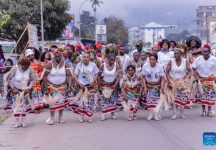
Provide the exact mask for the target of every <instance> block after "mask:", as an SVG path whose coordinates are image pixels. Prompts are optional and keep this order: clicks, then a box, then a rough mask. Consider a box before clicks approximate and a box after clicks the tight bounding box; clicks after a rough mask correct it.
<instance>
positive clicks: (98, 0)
mask: <svg viewBox="0 0 216 150" xmlns="http://www.w3.org/2000/svg"><path fill="white" fill-rule="evenodd" d="M90 2H91V3H92V8H93V10H94V11H96V8H97V6H98V7H100V4H102V3H103V1H101V0H90Z"/></svg>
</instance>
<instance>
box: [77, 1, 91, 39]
mask: <svg viewBox="0 0 216 150" xmlns="http://www.w3.org/2000/svg"><path fill="white" fill-rule="evenodd" d="M87 1H89V0H84V1H83V2H82V3H81V5H80V7H79V40H81V19H80V18H81V8H82V6H83V5H84V4H85V3H86V2H87Z"/></svg>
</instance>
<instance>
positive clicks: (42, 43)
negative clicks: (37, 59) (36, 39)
mask: <svg viewBox="0 0 216 150" xmlns="http://www.w3.org/2000/svg"><path fill="white" fill-rule="evenodd" d="M40 2H41V46H42V52H43V51H44V19H43V0H41V1H40Z"/></svg>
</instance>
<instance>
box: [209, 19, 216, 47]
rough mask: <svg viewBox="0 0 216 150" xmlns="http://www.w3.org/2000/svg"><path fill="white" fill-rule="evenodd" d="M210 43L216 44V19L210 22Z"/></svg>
mask: <svg viewBox="0 0 216 150" xmlns="http://www.w3.org/2000/svg"><path fill="white" fill-rule="evenodd" d="M208 27H209V40H210V43H216V19H209V20H208Z"/></svg>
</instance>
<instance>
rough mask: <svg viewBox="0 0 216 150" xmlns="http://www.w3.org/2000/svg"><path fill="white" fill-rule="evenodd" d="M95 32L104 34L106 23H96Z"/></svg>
mask: <svg viewBox="0 0 216 150" xmlns="http://www.w3.org/2000/svg"><path fill="white" fill-rule="evenodd" d="M96 34H106V25H96Z"/></svg>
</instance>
